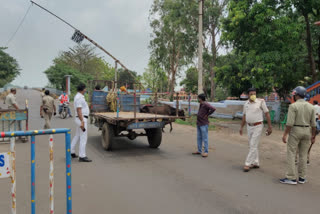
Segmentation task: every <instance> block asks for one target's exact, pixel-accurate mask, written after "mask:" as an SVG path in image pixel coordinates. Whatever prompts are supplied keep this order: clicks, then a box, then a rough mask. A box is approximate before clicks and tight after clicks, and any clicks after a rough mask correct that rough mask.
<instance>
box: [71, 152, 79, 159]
mask: <svg viewBox="0 0 320 214" xmlns="http://www.w3.org/2000/svg"><path fill="white" fill-rule="evenodd" d="M71 157H72V158H78V157H79V156H78V155H76V153H71Z"/></svg>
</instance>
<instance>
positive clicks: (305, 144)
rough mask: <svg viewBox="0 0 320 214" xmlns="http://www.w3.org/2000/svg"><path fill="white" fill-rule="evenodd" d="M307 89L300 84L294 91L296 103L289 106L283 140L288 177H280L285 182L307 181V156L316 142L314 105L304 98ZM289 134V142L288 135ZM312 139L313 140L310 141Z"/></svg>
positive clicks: (301, 182) (302, 182)
mask: <svg viewBox="0 0 320 214" xmlns="http://www.w3.org/2000/svg"><path fill="white" fill-rule="evenodd" d="M306 94H307V91H306V89H305V88H304V87H302V86H298V87H296V88H295V89H294V90H293V92H292V95H293V99H294V101H295V103H293V104H291V105H290V106H289V110H288V116H287V127H286V130H285V132H284V134H283V137H282V141H283V143H286V144H287V173H286V178H283V179H280V182H281V183H283V184H293V185H295V184H297V179H298V182H299V183H300V184H304V183H305V182H306V172H307V156H308V149H309V147H310V143H312V144H314V142H315V139H316V121H315V119H314V118H315V115H316V113H315V109H314V107H313V106H312V105H311V104H310V103H308V102H307V101H305V100H304V98H305V97H306ZM288 135H289V139H288V143H287V137H288ZM310 139H311V142H310ZM298 149H299V165H298V173H299V175H297V173H296V166H295V155H296V152H297V150H298Z"/></svg>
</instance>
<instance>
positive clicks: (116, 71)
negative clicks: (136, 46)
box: [114, 61, 118, 91]
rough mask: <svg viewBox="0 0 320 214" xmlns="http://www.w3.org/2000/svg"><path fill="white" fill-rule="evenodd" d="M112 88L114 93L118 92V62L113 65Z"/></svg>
mask: <svg viewBox="0 0 320 214" xmlns="http://www.w3.org/2000/svg"><path fill="white" fill-rule="evenodd" d="M114 83H115V85H114V88H115V89H116V91H117V90H118V61H116V63H115V65H114Z"/></svg>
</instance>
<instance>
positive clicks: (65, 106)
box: [59, 103, 69, 119]
mask: <svg viewBox="0 0 320 214" xmlns="http://www.w3.org/2000/svg"><path fill="white" fill-rule="evenodd" d="M68 109H69V104H68V103H63V104H62V107H61V111H60V112H59V115H60V117H61V119H65V118H66V117H67V116H68Z"/></svg>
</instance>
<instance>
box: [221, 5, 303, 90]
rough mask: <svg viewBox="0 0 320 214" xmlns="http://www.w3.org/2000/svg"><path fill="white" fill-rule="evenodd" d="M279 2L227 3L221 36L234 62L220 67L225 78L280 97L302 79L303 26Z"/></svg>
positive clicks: (288, 8)
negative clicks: (274, 90) (228, 47)
mask: <svg viewBox="0 0 320 214" xmlns="http://www.w3.org/2000/svg"><path fill="white" fill-rule="evenodd" d="M281 2H282V1H276V0H273V1H259V0H254V1H252V0H242V1H237V0H230V2H229V5H228V16H227V17H226V18H225V19H224V20H223V33H222V36H223V40H224V42H225V44H227V45H228V46H230V47H233V48H234V52H233V54H234V55H235V59H236V61H233V62H231V63H228V64H229V65H228V64H226V65H225V66H221V68H220V71H222V70H228V71H229V78H228V77H224V78H227V79H229V80H230V81H231V82H233V83H235V84H239V82H240V83H243V84H246V83H250V84H251V85H253V86H254V87H256V88H259V89H260V91H265V92H268V91H269V92H270V91H272V90H273V89H276V91H277V92H278V93H279V94H280V95H282V96H284V95H285V94H288V93H289V91H290V90H291V89H293V88H294V87H295V86H296V85H297V84H299V80H301V79H304V77H305V76H306V74H307V71H306V67H305V57H304V56H305V55H304V53H305V52H304V50H305V45H304V44H303V43H302V42H301V41H302V36H303V24H302V23H301V22H300V21H299V15H298V14H297V13H296V12H295V11H294V8H292V7H291V6H290V5H282V4H281Z"/></svg>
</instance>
